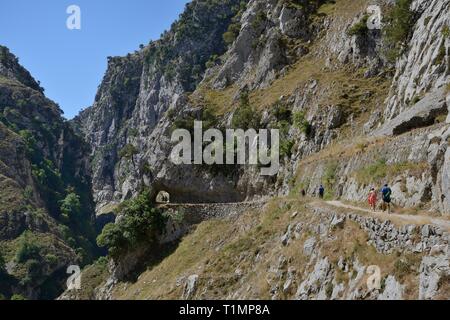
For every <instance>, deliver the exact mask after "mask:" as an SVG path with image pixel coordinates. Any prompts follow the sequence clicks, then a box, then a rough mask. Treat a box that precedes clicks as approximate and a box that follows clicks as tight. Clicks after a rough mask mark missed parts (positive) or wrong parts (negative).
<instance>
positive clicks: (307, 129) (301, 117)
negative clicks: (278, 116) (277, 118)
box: [293, 111, 312, 136]
mask: <svg viewBox="0 0 450 320" xmlns="http://www.w3.org/2000/svg"><path fill="white" fill-rule="evenodd" d="M293 122H294V126H296V127H297V128H298V129H300V130H301V131H302V132H303V133H304V134H305V135H307V136H308V135H310V134H311V131H312V126H311V124H310V123H309V122H308V120H306V116H305V113H304V112H302V111H299V112H296V113H294V118H293Z"/></svg>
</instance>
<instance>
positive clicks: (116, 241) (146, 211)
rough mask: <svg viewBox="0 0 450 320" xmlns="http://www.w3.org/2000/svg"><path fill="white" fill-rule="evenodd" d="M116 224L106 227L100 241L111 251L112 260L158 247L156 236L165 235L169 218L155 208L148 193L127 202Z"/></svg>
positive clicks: (98, 241) (123, 205)
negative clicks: (141, 248) (142, 248)
mask: <svg viewBox="0 0 450 320" xmlns="http://www.w3.org/2000/svg"><path fill="white" fill-rule="evenodd" d="M117 210H118V212H120V213H121V216H120V217H119V219H118V221H117V222H116V223H110V224H108V225H106V226H105V228H104V229H103V231H102V233H101V234H100V235H99V236H98V238H97V244H98V245H99V246H101V247H106V248H108V251H109V254H110V255H111V256H112V257H118V256H121V255H123V254H125V253H126V252H128V251H129V250H130V249H132V248H133V247H135V246H136V245H142V244H144V245H148V246H151V245H153V244H155V242H156V240H157V236H158V235H159V234H161V233H162V232H163V231H164V228H165V225H166V217H165V216H164V215H163V214H162V213H161V211H160V210H158V209H156V208H155V207H154V206H153V202H152V199H151V197H150V192H149V191H144V192H143V193H141V194H140V195H139V196H138V197H136V198H135V199H132V200H128V201H126V202H124V203H123V204H122V205H121V206H120V207H119V208H118V209H117Z"/></svg>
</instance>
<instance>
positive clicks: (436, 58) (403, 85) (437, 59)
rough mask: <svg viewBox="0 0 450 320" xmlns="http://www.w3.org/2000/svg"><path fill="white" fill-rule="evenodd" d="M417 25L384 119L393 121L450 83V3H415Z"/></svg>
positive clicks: (420, 0)
mask: <svg viewBox="0 0 450 320" xmlns="http://www.w3.org/2000/svg"><path fill="white" fill-rule="evenodd" d="M411 8H412V10H413V11H414V12H415V14H416V15H417V22H416V23H415V24H414V27H413V30H412V36H411V40H410V41H409V43H408V44H407V51H406V53H405V54H404V55H403V56H402V57H401V58H400V59H399V60H398V61H397V64H396V74H395V76H394V81H393V83H392V87H391V90H390V93H389V97H388V99H387V104H386V107H385V110H384V117H385V118H386V119H392V118H393V117H395V116H397V115H398V114H399V113H401V112H402V111H404V110H405V109H407V108H409V107H411V106H412V105H414V103H415V102H414V100H417V99H419V98H422V97H423V96H424V95H426V94H427V93H428V92H430V91H433V89H436V88H439V87H442V86H444V85H446V84H448V83H449V79H450V71H449V65H450V63H449V60H448V59H449V48H450V37H449V34H448V26H449V25H450V16H449V11H450V1H445V0H444V1H430V0H428V1H427V0H416V1H413V3H412V6H411Z"/></svg>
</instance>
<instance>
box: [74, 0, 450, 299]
mask: <svg viewBox="0 0 450 320" xmlns="http://www.w3.org/2000/svg"><path fill="white" fill-rule="evenodd" d="M402 3H406V2H402ZM370 4H377V5H379V6H380V8H381V9H382V15H383V16H385V17H386V20H385V21H384V22H385V24H384V25H382V29H381V30H376V29H374V30H370V29H369V28H367V26H366V22H367V19H368V17H367V8H368V6H369V5H370ZM396 5H397V4H396V2H395V1H391V0H379V1H375V2H372V1H370V2H369V1H366V0H336V1H320V0H317V1H303V0H291V1H288V0H283V1H281V0H278V1H277V0H250V1H245V2H242V1H241V2H239V1H227V2H221V3H220V4H218V3H216V2H214V1H207V0H204V1H200V0H194V1H192V3H190V4H189V5H188V7H187V8H186V11H185V13H183V15H182V16H181V17H180V20H179V21H178V22H176V23H175V24H174V25H173V26H172V28H171V30H169V31H168V32H166V33H164V35H163V36H162V39H161V40H159V41H156V42H153V43H151V44H150V45H149V46H147V47H145V48H143V49H141V50H140V51H139V52H135V53H134V54H130V55H128V56H127V57H122V58H111V59H110V60H109V67H108V71H107V73H106V75H105V77H104V80H103V82H102V84H101V86H100V89H99V92H98V95H97V97H96V101H95V103H94V105H93V106H92V107H91V108H89V109H87V110H85V111H84V112H82V113H81V114H80V116H79V117H78V118H77V119H76V121H75V123H76V124H77V126H78V127H79V128H81V130H82V132H83V134H84V135H85V137H86V139H87V141H88V142H89V143H90V144H91V146H92V150H93V154H92V166H93V192H94V198H95V201H96V205H97V214H102V213H108V212H109V211H111V207H114V205H116V204H118V203H120V202H122V201H123V200H125V199H128V198H132V197H134V196H136V195H137V194H138V193H139V192H140V191H141V190H142V188H143V187H145V186H147V187H150V189H151V190H153V192H154V193H156V192H158V191H161V190H165V191H168V192H169V193H170V195H171V200H172V202H175V203H177V202H182V203H183V202H185V203H188V204H193V203H196V202H218V203H220V202H237V201H244V200H256V199H259V198H270V197H273V198H275V201H276V199H277V196H286V195H292V196H293V197H294V198H296V197H298V194H299V192H300V190H301V189H304V190H305V191H306V192H307V193H308V194H310V195H314V194H315V192H316V191H317V187H318V185H320V184H323V185H325V187H326V197H327V198H337V199H342V200H350V201H356V202H365V201H366V197H367V192H368V190H369V188H372V187H374V188H379V187H380V186H381V185H382V184H384V183H389V184H390V185H391V186H392V189H393V203H394V205H395V206H396V207H402V208H404V209H405V210H409V211H411V212H418V211H420V212H421V213H424V212H426V211H430V212H433V214H436V215H439V214H441V215H448V214H449V213H450V202H449V201H450V182H449V175H450V172H449V170H450V166H449V163H450V156H449V153H450V151H449V138H450V128H449V124H450V122H449V117H450V116H449V97H448V93H449V89H450V88H449V86H448V84H449V79H448V68H449V61H448V42H449V32H448V30H449V28H450V27H448V25H449V22H448V17H449V16H450V9H449V1H432V0H415V1H411V6H410V7H409V8H408V7H407V8H401V10H400V11H401V13H400V14H407V15H408V17H409V19H408V23H407V24H402V23H403V20H402V19H398V17H395V14H393V13H392V12H395V8H396ZM397 9H398V8H397ZM397 14H398V13H397ZM399 21H400V22H399ZM389 28H391V29H392V30H394V31H396V32H398V33H399V34H401V37H397V40H396V42H395V43H393V42H392V39H389V38H388V37H387V34H386V33H387V31H386V30H388V29H389ZM438 30H440V31H439V32H438ZM399 38H401V40H399ZM392 48H395V49H396V50H397V52H396V55H395V59H394V60H393V59H392V57H391V56H390V54H389V52H390V50H391V49H392ZM245 100H247V101H245ZM242 101H245V102H244V104H248V107H249V108H250V110H251V116H253V118H258V119H259V120H260V121H259V122H260V123H259V124H258V125H259V126H260V127H261V128H277V129H280V132H281V135H282V139H281V144H282V146H281V148H280V161H281V168H280V171H279V173H278V174H277V175H275V176H273V177H262V176H261V175H260V174H259V169H258V168H257V167H251V166H231V167H230V166H227V167H222V168H220V167H219V168H217V167H215V166H206V165H205V166H200V165H198V166H177V165H174V164H173V163H172V162H171V161H169V159H168V157H169V154H170V152H171V150H172V147H173V144H172V143H171V142H170V136H171V132H172V130H173V129H175V128H179V127H182V128H183V127H184V128H187V129H189V128H191V125H192V122H193V120H194V119H196V120H204V121H205V122H209V123H210V124H211V123H212V124H213V126H216V127H218V128H220V129H224V128H228V127H232V126H233V122H234V120H235V115H239V113H238V111H239V110H240V108H241V107H242V104H243V102H242ZM211 114H212V115H211ZM295 201H296V200H295ZM310 206H312V207H314V208H312V207H310ZM286 208H288V209H286ZM290 208H291V207H290V205H289V204H287V203H285V204H279V206H278V207H275V208H269V209H268V210H266V213H267V214H268V215H269V217H271V218H268V221H270V223H268V225H270V226H272V224H273V221H274V219H275V218H273V216H272V215H274V216H277V215H278V214H279V213H280V212H284V214H285V219H286V220H289V221H294V220H295V221H296V223H295V224H294V223H293V222H289V223H288V224H286V225H285V227H286V228H285V230H283V233H282V234H277V235H276V237H277V238H276V239H275V238H270V239H269V241H266V240H267V234H270V235H271V236H273V237H275V236H274V234H275V233H274V232H275V231H274V230H269V231H267V233H264V232H262V234H263V236H262V238H264V240H263V241H262V243H260V247H258V249H257V250H256V251H255V248H253V247H251V248H248V247H245V248H243V252H239V254H236V257H237V258H236V261H234V262H235V265H233V270H231V269H230V270H228V269H227V270H228V271H229V273H228V275H227V277H228V278H229V279H230V281H229V283H231V286H230V287H229V288H228V289H229V290H225V291H224V292H219V293H217V288H218V287H221V285H222V284H223V283H222V282H221V281H223V279H224V277H223V274H222V273H223V269H222V271H221V272H220V277H219V278H220V279H218V278H214V276H212V274H215V271H214V270H215V269H214V268H215V267H217V268H219V269H220V268H221V266H223V264H224V261H226V262H225V263H226V264H227V267H226V268H228V261H230V260H233V257H230V256H221V254H222V253H223V252H225V251H223V250H221V249H222V248H223V247H224V244H223V240H224V235H223V234H220V235H217V238H216V240H215V241H216V242H214V241H213V239H210V238H207V239H208V240H205V238H202V234H201V231H202V229H201V227H200V235H199V234H196V233H195V232H194V235H191V236H192V237H197V236H199V237H200V239H201V240H199V243H202V244H206V247H205V248H206V249H205V250H209V249H211V250H213V251H215V252H219V254H218V255H219V256H221V258H220V259H219V260H217V261H216V262H214V263H211V264H210V263H209V262H205V264H204V265H201V266H196V267H199V268H200V269H202V270H203V271H204V272H203V273H200V274H189V270H188V271H186V269H189V268H188V267H187V266H183V268H184V269H183V270H182V272H181V271H180V272H178V273H177V274H169V275H167V273H164V277H158V276H155V274H152V272H158V270H159V269H158V268H160V267H161V266H163V267H162V268H164V266H165V263H168V265H170V263H171V261H173V260H172V259H174V260H176V261H177V262H178V258H180V259H181V258H182V257H177V254H176V253H175V254H174V256H175V258H173V257H172V256H169V258H168V259H167V260H166V261H165V262H163V263H161V265H160V266H158V267H157V268H156V267H155V268H154V270H153V271H152V272H150V275H149V279H151V280H150V281H148V282H147V281H143V282H145V283H144V284H142V286H141V283H140V281H138V282H137V283H136V287H135V288H133V289H136V290H133V291H132V289H129V290H128V288H127V289H123V288H121V287H120V285H121V283H120V281H119V279H117V278H115V277H114V275H115V273H116V272H118V273H120V274H121V276H126V274H128V273H130V272H131V270H132V269H133V268H134V267H135V265H138V264H141V263H144V262H145V261H144V260H145V259H146V256H148V252H146V249H148V248H138V249H137V250H136V251H135V252H128V255H126V256H125V257H124V259H123V261H120V262H119V263H114V262H112V261H110V269H111V270H112V271H113V272H112V273H113V274H112V277H109V280H108V281H107V282H106V284H105V283H103V284H102V285H99V286H98V288H97V289H99V292H98V295H97V297H99V298H114V297H133V298H152V297H156V298H161V297H164V298H167V297H170V298H174V296H173V294H174V293H180V294H179V295H178V296H176V297H175V298H180V297H181V298H224V297H226V298H260V297H261V296H264V297H267V298H273V299H283V298H296V299H327V298H331V299H402V298H413V297H414V298H417V297H419V298H423V299H431V298H436V297H438V296H439V294H440V293H438V291H439V290H440V291H441V293H442V292H444V291H445V290H446V287H445V286H442V284H439V283H441V282H442V281H441V280H436V279H441V278H442V279H444V280H445V279H447V277H448V247H446V246H447V245H448V234H447V233H446V232H444V231H443V230H441V229H439V228H437V229H435V228H434V227H431V226H422V225H420V227H419V226H417V227H416V226H412V225H409V226H406V225H404V226H401V227H398V228H397V227H396V226H395V225H394V224H392V223H390V222H388V221H378V220H376V219H375V220H374V219H372V218H367V217H362V216H361V215H359V214H351V215H348V216H347V215H346V216H342V215H339V214H331V213H334V212H333V210H334V209H330V208H325V209H323V208H322V209H320V208H319V209H317V208H316V204H315V203H313V204H312V205H311V204H306V205H305V204H303V203H302V204H301V206H299V207H297V208H296V211H297V212H296V213H295V212H288V211H292V210H291V209H290ZM310 209H312V211H311V210H310ZM193 210H197V211H198V210H199V209H198V208H197V207H194V209H193ZM208 210H209V209H208ZM280 210H281V211H280ZM330 210H331V211H330ZM223 211H224V215H223V216H225V217H227V212H228V213H230V212H231V211H232V210H230V209H228V208H227V209H223ZM304 211H306V212H309V214H311V215H309V214H308V215H307V216H304V217H301V218H300V217H299V216H300V215H301V214H300V215H299V213H303V212H304ZM258 213H260V212H259V211H258ZM233 218H235V216H234V215H233ZM247 218H248V216H247V215H241V214H240V215H238V217H237V220H238V221H237V222H236V221H234V220H233V221H231V222H230V221H228V220H226V219H225V220H223V219H222V220H221V223H225V224H228V225H229V226H230V229H229V230H230V231H229V232H230V237H231V235H233V236H234V235H235V234H237V233H239V232H242V233H243V234H245V235H246V236H247V235H248V234H249V230H252V228H254V229H255V234H258V232H260V230H261V229H259V227H261V226H260V225H259V224H260V223H261V221H260V216H259V215H258V214H255V220H254V221H253V222H249V220H246V219H247ZM250 220H251V219H250ZM263 220H264V219H263ZM198 222H199V221H196V222H195V224H197V223H198ZM409 222H411V221H409ZM355 223H356V224H355ZM211 224H217V222H212V223H211ZM203 226H205V224H204V225H203ZM206 226H208V223H207V224H206ZM262 227H263V226H262ZM430 228H431V229H432V230H431V231H430ZM186 230H187V229H186ZM186 230H184V229H183V230H182V231H183V232H180V233H176V235H177V236H180V235H181V234H184V231H186ZM258 230H259V231H258ZM278 231H280V230H278ZM278 231H276V232H278ZM336 231H337V232H338V233H339V235H337V234H335V232H336ZM413 231H414V232H413ZM353 232H355V233H354V234H355V235H358V239H353V240H351V241H348V240H346V239H347V237H348V236H349V235H353ZM205 233H206V234H209V232H205ZM250 234H251V235H252V236H253V235H254V233H250ZM311 234H314V235H315V236H311ZM278 236H279V237H280V238H281V239H279V238H278ZM340 237H342V238H340ZM419 238H420V240H419ZM274 239H275V240H274ZM300 239H301V240H300ZM247 240H248V239H247ZM278 240H280V241H279V243H278ZM296 240H299V243H301V245H302V248H300V249H301V250H300V251H302V252H303V254H302V258H301V259H302V260H299V261H301V263H298V265H300V266H301V267H298V265H297V266H295V265H294V264H295V262H292V261H296V262H299V261H297V260H295V259H296V258H295V257H288V256H289V254H290V253H289V246H290V243H292V244H294V245H295V242H296ZM341 240H342V242H340V241H341ZM250 242H251V241H250ZM250 242H249V241H247V242H246V243H250ZM274 243H276V244H277V245H276V246H275V247H273V244H274ZM341 244H344V246H347V245H349V246H351V248H350V247H349V248H347V249H345V250H344V251H345V252H342V255H341V253H339V254H340V255H341V256H334V257H333V261H331V260H330V257H331V256H333V255H334V254H336V252H338V250H340V249H342V248H343V247H341ZM360 245H361V246H360ZM186 246H187V247H189V245H186ZM267 247H270V248H272V249H273V250H274V251H273V252H276V253H277V255H278V252H279V251H280V248H284V247H286V248H287V251H288V252H286V257H285V256H277V255H275V254H272V253H271V252H272V251H270V250H271V249H267V250H266V251H264V250H265V249H264V248H267ZM239 248H241V247H240V246H239ZM330 248H331V250H332V251H333V253H330V251H328V252H327V250H330ZM336 248H339V249H338V250H337V251H336V250H335V249H336ZM361 248H363V249H362V250H361ZM373 249H376V253H374V256H376V257H377V259H382V260H383V259H385V258H387V257H388V258H389V259H393V260H392V261H390V262H389V264H390V267H389V268H391V267H394V268H393V269H392V268H391V270H390V271H389V272H388V273H385V278H384V280H383V281H384V284H383V288H382V289H379V290H378V291H376V292H369V291H367V290H365V289H364V288H363V287H364V285H365V284H364V283H365V281H364V279H365V273H366V270H367V267H369V266H370V264H372V262H373V263H375V261H373V260H371V259H372V258H373V257H369V259H366V260H367V261H362V260H360V259H359V258H356V257H355V255H354V252H355V250H360V254H361V257H360V258H361V259H363V258H364V257H365V258H367V254H366V253H367V252H372V253H373V251H372V250H373ZM300 251H299V250H297V249H296V250H295V252H300ZM251 252H256V253H255V254H253V253H251ZM347 254H350V255H349V256H346V255H347ZM395 254H399V255H401V257H402V258H401V261H400V262H399V261H396V260H398V259H396V258H395V257H394V255H395ZM213 255H215V254H213ZM275 256H277V259H275V260H274V261H270V264H269V263H268V262H267V261H269V260H271V259H272V258H273V257H275ZM411 257H412V258H413V260H414V261H409V260H410V258H411ZM290 259H291V260H290ZM292 259H294V260H292ZM193 260H196V259H191V260H190V261H193ZM198 260H201V259H200V258H198ZM394 260H395V261H394ZM403 263H406V264H408V265H409V267H408V270H407V271H406V275H404V274H396V273H398V272H399V271H401V270H396V269H402V264H403ZM255 264H256V265H259V267H260V268H261V270H262V271H261V273H260V275H259V276H258V279H257V280H255V279H253V280H254V281H255V282H257V281H258V280H259V279H260V278H261V277H264V278H266V279H267V282H268V284H269V285H270V288H266V285H265V284H264V285H263V286H262V288H258V286H257V285H255V286H253V288H252V287H251V286H248V287H246V286H244V285H242V282H245V281H247V282H248V281H249V280H251V277H252V276H254V273H252V272H248V271H246V270H245V265H247V266H253V265H255ZM291 264H292V265H291ZM437 264H439V265H442V266H444V268H443V270H444V271H443V272H440V271H438V270H437V269H436V268H435V266H436V265H437ZM241 265H244V266H243V267H242V268H241V267H240V266H241ZM305 266H306V268H305ZM226 268H225V269H226ZM419 268H420V270H418V269H419ZM168 269H171V268H170V267H167V269H166V270H168ZM243 269H244V270H243ZM192 270H193V269H192ZM174 273H175V271H174ZM400 273H402V271H401V272H400ZM436 274H439V275H438V276H436ZM261 275H262V276H261ZM166 276H167V278H166ZM172 276H173V279H172V278H171V277H172ZM403 276H406V277H408V278H409V279H410V280H412V281H413V283H414V285H413V286H412V287H411V286H410V284H408V285H406V284H405V279H404V278H403ZM152 277H153V278H152ZM228 278H227V279H228ZM343 278H345V281H343ZM153 279H161V281H165V282H164V283H158V287H156V285H155V287H152V285H150V286H149V287H150V289H149V291H148V292H145V288H146V287H147V284H148V283H156V282H154V281H153ZM162 279H164V280H162ZM174 279H175V280H174ZM242 279H244V280H242ZM118 281H119V282H118ZM158 281H159V280H158ZM408 281H409V280H408ZM227 284H228V282H227ZM361 285H363V286H361ZM441 287H442V288H441ZM255 288H256V289H255ZM122 289H123V290H122ZM165 289H167V291H165ZM142 290H144V291H142ZM167 292H170V293H169V294H168V293H167ZM91 293H92V292H91ZM92 294H93V293H92ZM111 294H113V295H112V296H111ZM114 294H115V295H114ZM443 294H444V295H445V294H446V293H445V292H444V293H443ZM94 296H96V295H95V294H94ZM68 297H71V295H68Z"/></svg>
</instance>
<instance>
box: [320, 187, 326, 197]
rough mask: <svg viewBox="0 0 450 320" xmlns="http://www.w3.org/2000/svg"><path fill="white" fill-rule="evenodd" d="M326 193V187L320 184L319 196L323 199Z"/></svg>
mask: <svg viewBox="0 0 450 320" xmlns="http://www.w3.org/2000/svg"><path fill="white" fill-rule="evenodd" d="M324 194H325V188H324V187H323V185H320V187H319V198H320V199H323V196H324Z"/></svg>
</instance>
